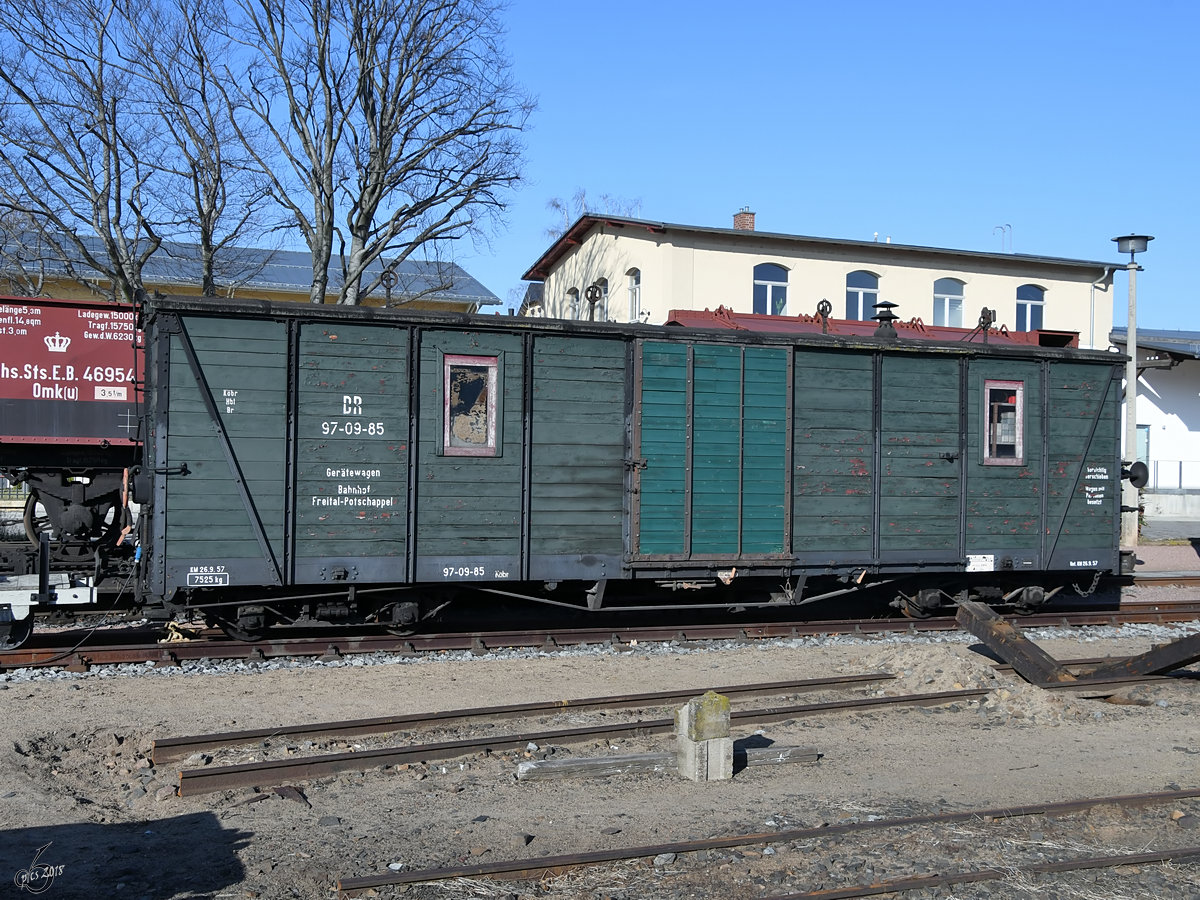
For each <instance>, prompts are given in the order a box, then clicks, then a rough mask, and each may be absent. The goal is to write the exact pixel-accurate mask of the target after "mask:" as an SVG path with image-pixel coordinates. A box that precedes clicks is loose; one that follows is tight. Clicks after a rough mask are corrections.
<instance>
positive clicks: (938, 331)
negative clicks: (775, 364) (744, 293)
mask: <svg viewBox="0 0 1200 900" xmlns="http://www.w3.org/2000/svg"><path fill="white" fill-rule="evenodd" d="M663 324H665V325H677V326H681V327H683V328H725V329H732V330H734V331H759V332H769V333H773V334H821V333H822V332H825V333H828V334H834V335H842V336H844V337H872V336H873V335H874V334H875V329H876V328H878V327H879V325H878V323H877V322H874V321H867V322H860V321H856V320H854V319H833V318H830V319H826V320H824V322H822V320H821V317H820V316H807V315H799V316H765V315H761V314H756V313H740V312H734V311H733V310H732V309H729V308H728V307H726V306H718V307H717V308H716V309H715V310H708V309H705V310H696V309H673V310H671V312H670V313H668V315H667V321H666V322H665V323H663ZM893 325H894V327H895V329H896V334H897V335H898V336H899V337H901V338H908V339H910V340H924V341H941V342H943V343H945V342H955V341H968V340H970V341H979V342H982V341H983V333H982V331H981V330H980V329H978V328H950V327H948V326H944V325H926V324H925V323H924V322H923V321H921V320H920V319H919V318H914V319H909V320H908V321H907V322H906V321H903V320H900V319H897V320H896V321H895V322H894V323H893ZM987 341H988V343H993V344H1031V345H1033V346H1035V347H1036V346H1050V347H1078V346H1079V335H1078V334H1076V333H1075V332H1073V331H1047V330H1041V331H1009V330H1008V328H1007V327H1006V326H1004V325H1001V326H1000V327H999V328H996V327H992V328H989V329H988V334H987Z"/></svg>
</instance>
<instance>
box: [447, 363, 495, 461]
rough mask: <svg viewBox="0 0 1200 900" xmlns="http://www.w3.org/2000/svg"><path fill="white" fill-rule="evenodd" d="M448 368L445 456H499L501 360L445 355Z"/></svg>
mask: <svg viewBox="0 0 1200 900" xmlns="http://www.w3.org/2000/svg"><path fill="white" fill-rule="evenodd" d="M442 360H443V366H444V370H445V380H444V385H443V388H444V391H443V402H444V404H445V406H444V410H445V412H444V415H443V432H442V452H443V453H444V454H445V455H446V456H497V455H499V454H498V452H497V450H498V447H497V444H496V435H497V428H496V424H497V423H496V419H497V415H498V412H499V410H498V406H497V402H496V400H497V383H498V381H499V378H498V375H499V368H500V366H499V359H498V357H495V356H452V355H450V354H446V355H445V356H444V357H443V358H442Z"/></svg>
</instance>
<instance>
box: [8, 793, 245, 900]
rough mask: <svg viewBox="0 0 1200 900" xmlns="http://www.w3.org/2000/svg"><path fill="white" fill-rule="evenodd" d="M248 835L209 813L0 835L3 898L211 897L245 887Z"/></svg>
mask: <svg viewBox="0 0 1200 900" xmlns="http://www.w3.org/2000/svg"><path fill="white" fill-rule="evenodd" d="M250 837H251V835H250V833H249V832H245V831H236V830H226V829H224V828H222V827H221V825H220V823H219V822H218V821H217V818H216V816H214V815H213V814H212V813H207V812H205V813H195V814H192V815H186V816H176V817H174V818H169V819H156V820H153V821H149V822H142V823H120V824H113V825H97V824H91V823H87V824H69V825H45V826H42V827H38V828H21V829H14V830H9V831H0V848H3V849H2V850H0V859H2V860H3V861H4V863H3V869H0V884H6V885H8V887H7V888H6V889H5V890H3V891H0V895H2V896H5V897H30V898H46V900H67V898H87V900H96V898H99V897H123V898H131V900H141V898H150V900H168V898H172V900H182V898H200V897H213V896H215V895H216V894H218V893H219V892H220V891H221V890H223V889H225V888H228V887H229V886H230V885H236V884H238V883H240V882H241V881H242V878H243V875H244V871H243V867H242V864H241V861H240V860H239V859H238V856H237V851H238V850H239V849H240V848H242V847H244V846H245V845H246V842H247V841H248V839H249V838H250Z"/></svg>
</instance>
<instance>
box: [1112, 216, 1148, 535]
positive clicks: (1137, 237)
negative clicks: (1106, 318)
mask: <svg viewBox="0 0 1200 900" xmlns="http://www.w3.org/2000/svg"><path fill="white" fill-rule="evenodd" d="M1113 240H1114V241H1116V243H1117V252H1119V253H1128V254H1129V262H1128V263H1126V265H1125V271H1127V272H1128V273H1129V327H1128V329H1127V331H1126V334H1127V335H1128V336H1127V337H1126V343H1125V352H1126V353H1128V354H1129V362H1127V363H1126V364H1125V454H1124V455H1125V456H1126V457H1127V458H1128V461H1129V462H1130V463H1133V462H1136V461H1137V381H1138V373H1137V273H1138V271H1139V270H1140V266H1138V264H1137V262H1136V261H1135V259H1134V257H1135V256H1136V255H1137V254H1139V253H1143V252H1145V250H1146V245H1147V244H1149V243H1150V242H1151V241H1152V240H1154V238H1153V237H1151V236H1150V235H1148V234H1129V235H1125V236H1123V237H1115V238H1113ZM1121 507H1122V512H1123V514H1122V516H1121V546H1122V547H1136V546H1137V542H1138V511H1137V510H1138V489H1137V488H1136V487H1134V486H1133V484H1132V482H1131V481H1130V480H1128V479H1125V480H1122V482H1121ZM1125 510H1132V512H1125Z"/></svg>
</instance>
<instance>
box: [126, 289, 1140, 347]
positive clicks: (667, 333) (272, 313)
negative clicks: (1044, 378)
mask: <svg viewBox="0 0 1200 900" xmlns="http://www.w3.org/2000/svg"><path fill="white" fill-rule="evenodd" d="M147 306H148V310H147V314H148V315H149V316H151V317H153V315H154V314H155V312H156V311H163V312H172V311H174V312H187V313H192V314H196V315H217V316H221V315H234V316H238V315H245V316H252V317H263V318H275V319H298V320H301V321H305V320H308V321H335V322H336V321H344V322H353V321H359V322H362V321H378V322H391V323H394V324H396V325H417V326H425V327H442V328H475V329H481V330H488V331H491V330H497V331H509V332H525V331H528V332H534V333H537V332H542V333H550V334H571V335H581V336H583V335H589V334H591V335H597V336H600V335H608V336H618V335H630V336H636V337H640V338H647V339H653V340H703V341H717V342H725V341H728V342H731V343H764V344H797V345H810V346H826V347H829V346H835V347H861V348H863V349H867V348H876V349H877V348H890V349H896V350H901V351H905V350H906V351H910V352H911V351H914V350H926V351H930V352H949V353H970V354H995V355H1002V356H1025V357H1028V356H1047V357H1062V356H1069V357H1071V358H1073V359H1091V360H1098V359H1103V360H1104V361H1106V362H1113V363H1116V362H1119V361H1121V360H1123V359H1124V357H1123V356H1122V355H1121V354H1118V353H1116V352H1114V351H1111V350H1083V349H1079V348H1077V347H1074V346H1063V345H1062V344H1061V343H1059V344H1055V345H1051V346H1045V345H1038V344H1036V343H1034V342H1032V341H1020V340H1008V341H1003V340H999V339H998V337H997V336H998V332H996V331H995V330H994V329H993V330H991V331H990V332H989V334H988V337H987V339H986V340H984V338H983V336H982V335H981V334H975V335H974V337H972V338H971V340H966V339H965V338H967V337H968V336H970V334H971V332H970V330H968V329H961V328H956V329H950V328H940V329H933V328H930V327H928V326H923V327H924V333H923V336H922V337H920V338H917V339H914V337H913V335H911V334H909V333H907V331H908V330H907V329H905V328H897V336H896V337H895V338H880V337H876V336H874V329H875V327H876V325H875V323H874V322H866V323H858V324H859V325H860V326H862V327H860V328H858V329H855V330H850V329H848V330H847V331H845V332H837V333H835V332H833V331H832V330H831V331H830V332H829V333H822V331H821V328H820V326H819V325H817V327H815V328H812V327H806V328H784V327H781V325H782V323H778V322H777V323H776V327H774V328H750V327H742V328H736V327H734V328H731V327H729V326H728V325H725V324H721V323H719V322H716V321H714V320H713V318H712V317H713V316H714V315H715V314H714V313H709V314H708V316H709V318H708V319H707V320H704V319H703V314H700V317H697V316H696V315H693V314H691V311H676V312H675V313H672V317H671V318H669V319H668V322H667V323H665V324H663V325H643V324H621V323H612V322H586V321H577V320H571V319H552V318H529V317H522V316H513V315H502V314H499V313H497V314H494V315H480V314H474V315H473V314H468V313H453V312H445V311H441V310H419V309H406V308H404V307H400V308H395V309H383V308H380V307H365V306H332V305H327V306H315V305H310V304H307V303H283V302H275V301H268V300H214V299H203V298H196V297H179V296H173V297H156V298H152V299H150V300H148V301H147ZM684 312H687V313H688V314H686V315H685V314H684ZM737 318H738V319H739V320H750V321H751V322H752V321H753V320H754V319H756V318H766V319H776V320H780V319H802V318H803V317H788V316H767V317H755V316H752V315H750V314H738V316H737ZM818 321H819V320H818ZM830 321H833V320H830ZM809 324H811V323H809ZM918 330H919V329H918ZM949 333H953V336H950V334H949ZM1054 334H1057V335H1060V336H1061V335H1063V334H1070V333H1069V332H1056V333H1054Z"/></svg>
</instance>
